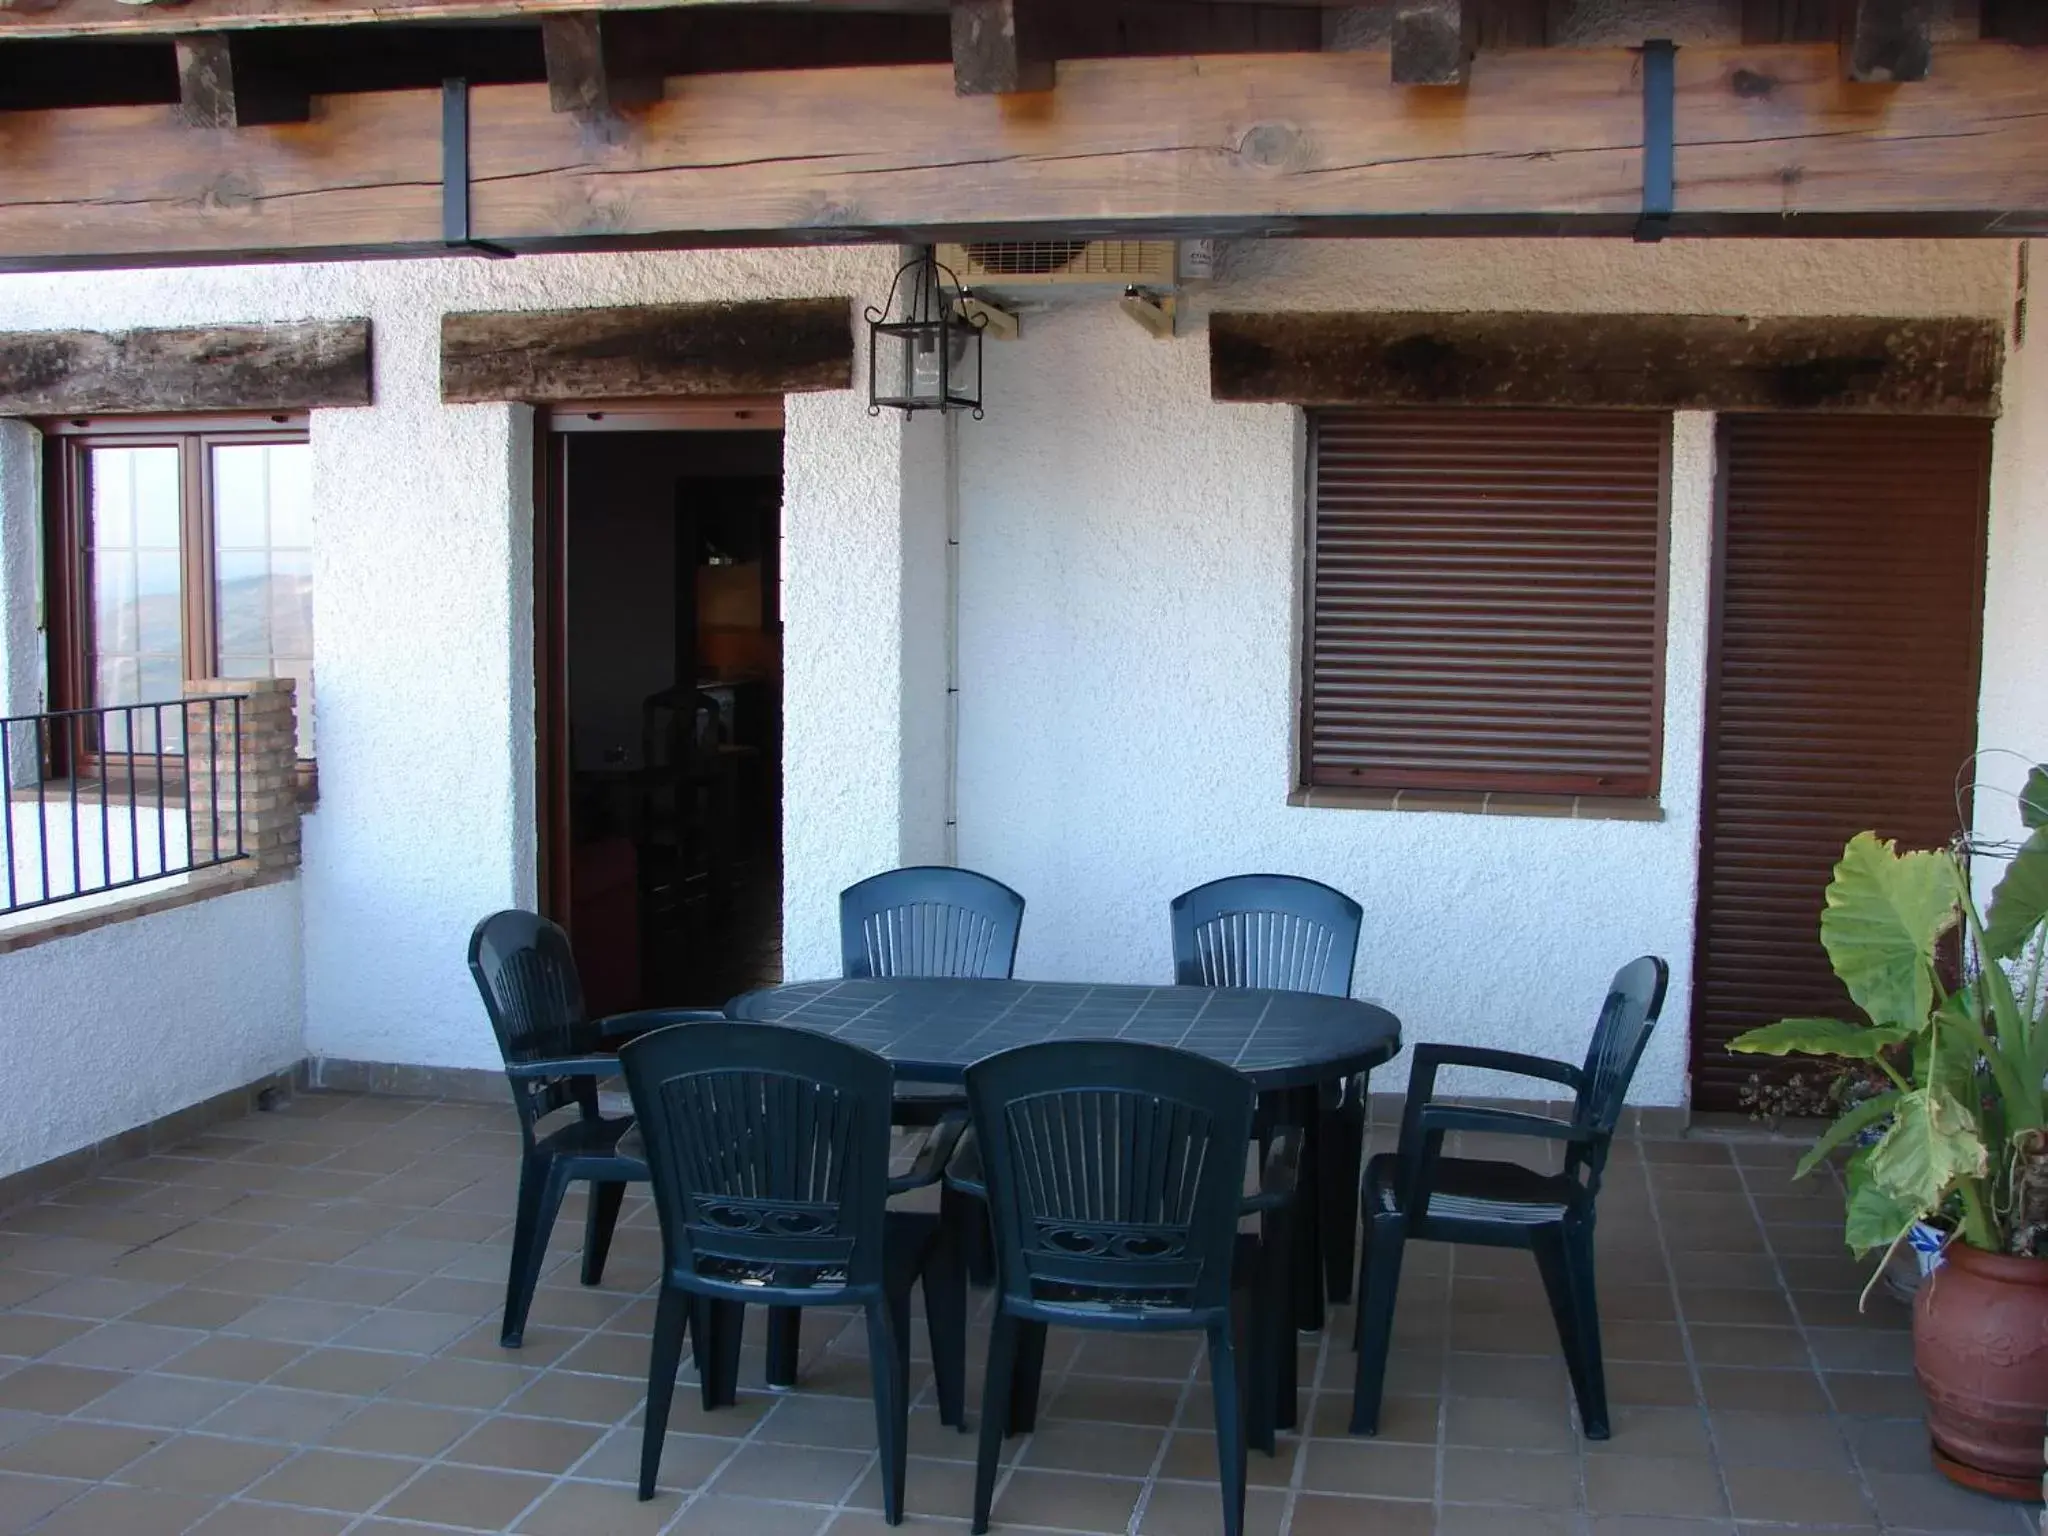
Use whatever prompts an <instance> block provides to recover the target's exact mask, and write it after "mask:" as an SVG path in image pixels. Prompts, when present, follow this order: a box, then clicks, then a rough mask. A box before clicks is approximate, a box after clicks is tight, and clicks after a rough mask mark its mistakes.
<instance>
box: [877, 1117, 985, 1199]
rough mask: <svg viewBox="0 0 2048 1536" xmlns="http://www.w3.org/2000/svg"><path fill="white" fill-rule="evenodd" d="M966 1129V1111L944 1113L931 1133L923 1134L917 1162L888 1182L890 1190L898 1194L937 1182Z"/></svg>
mask: <svg viewBox="0 0 2048 1536" xmlns="http://www.w3.org/2000/svg"><path fill="white" fill-rule="evenodd" d="M966 1130H967V1113H966V1111H965V1110H956V1111H954V1112H953V1113H951V1114H948V1115H945V1116H943V1117H942V1118H941V1119H940V1121H939V1123H938V1124H937V1125H935V1126H933V1127H932V1133H931V1134H930V1135H929V1136H927V1137H925V1139H924V1145H923V1146H922V1147H920V1148H919V1149H918V1153H917V1161H916V1162H914V1163H913V1164H911V1167H910V1172H908V1173H905V1174H899V1175H898V1176H897V1177H895V1178H892V1179H891V1180H890V1181H889V1193H890V1194H892V1195H900V1194H903V1193H905V1192H906V1191H909V1190H913V1189H924V1188H927V1187H929V1186H930V1185H933V1184H936V1183H938V1182H939V1180H940V1179H942V1178H944V1177H945V1175H946V1167H947V1165H948V1164H949V1163H951V1162H952V1161H953V1153H954V1151H955V1150H956V1149H957V1148H958V1147H959V1145H960V1138H961V1136H962V1135H963V1134H964V1133H965V1132H966Z"/></svg>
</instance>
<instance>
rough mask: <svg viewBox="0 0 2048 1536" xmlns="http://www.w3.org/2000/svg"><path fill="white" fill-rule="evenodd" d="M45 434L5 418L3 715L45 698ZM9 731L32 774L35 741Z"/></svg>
mask: <svg viewBox="0 0 2048 1536" xmlns="http://www.w3.org/2000/svg"><path fill="white" fill-rule="evenodd" d="M40 449H41V437H40V434H38V433H37V432H36V430H35V429H34V428H33V427H31V426H29V425H28V424H27V423H26V422H20V421H5V420H0V715H27V714H33V713H35V711H36V710H37V709H38V708H40V707H41V700H42V649H41V647H40V646H39V645H38V644H37V643H36V592H37V589H38V587H39V585H40V583H39V582H38V580H37V571H36V565H37V558H36V557H37V554H38V552H39V548H40V545H39V541H38V539H37V537H36V528H37V522H38V519H37V517H36V509H37V507H38V506H40V505H41V501H42V494H41V484H40V482H41V478H42V475H41V464H42V456H41V452H40ZM14 734H15V733H14V732H12V731H10V732H9V733H8V745H7V753H8V757H9V758H10V760H11V761H10V763H9V767H10V769H12V770H13V771H14V772H15V773H18V774H22V775H26V774H27V772H28V771H29V766H30V765H31V764H32V763H33V762H34V761H35V746H34V743H33V741H32V740H31V739H30V738H29V737H28V736H27V735H26V734H24V735H23V737H22V739H21V740H19V741H16V740H15V739H14Z"/></svg>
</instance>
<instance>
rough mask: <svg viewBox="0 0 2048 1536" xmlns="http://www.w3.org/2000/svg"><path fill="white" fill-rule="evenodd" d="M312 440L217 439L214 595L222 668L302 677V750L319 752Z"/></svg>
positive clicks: (226, 672) (237, 673)
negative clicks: (315, 720) (315, 698)
mask: <svg viewBox="0 0 2048 1536" xmlns="http://www.w3.org/2000/svg"><path fill="white" fill-rule="evenodd" d="M311 471H312V449H311V448H310V447H309V446H308V445H306V444H305V443H218V444H215V445H214V446H213V448H212V449H211V477H210V478H211V483H212V487H213V529H214V602H215V617H216V632H217V635H218V638H219V655H218V656H217V657H215V662H216V665H217V666H218V668H219V671H220V675H221V676H222V677H293V678H297V679H298V682H299V692H298V711H299V755H300V756H301V757H311V756H312V755H313V727H312V718H313V577H312V571H313V551H312V548H311V539H312V529H311V516H310V510H311V502H312V492H311Z"/></svg>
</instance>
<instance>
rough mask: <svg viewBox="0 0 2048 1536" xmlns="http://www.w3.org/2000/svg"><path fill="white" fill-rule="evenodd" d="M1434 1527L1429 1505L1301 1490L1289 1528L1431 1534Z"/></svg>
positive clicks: (1301, 1533)
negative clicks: (1346, 1496)
mask: <svg viewBox="0 0 2048 1536" xmlns="http://www.w3.org/2000/svg"><path fill="white" fill-rule="evenodd" d="M1435 1526H1436V1519H1435V1515H1434V1512H1433V1511H1432V1509H1431V1507H1430V1506H1429V1505H1428V1504H1410V1503H1402V1502H1397V1501H1395V1500H1392V1499H1351V1498H1344V1497H1341V1496H1339V1495H1335V1494H1322V1493H1304V1494H1302V1495H1301V1496H1300V1497H1298V1498H1297V1499H1296V1500H1295V1501H1294V1519H1293V1521H1292V1523H1291V1524H1290V1525H1289V1526H1288V1530H1289V1531H1290V1532H1291V1533H1292V1536H1360V1533H1362V1532H1371V1533H1372V1536H1431V1533H1432V1532H1433V1531H1434V1529H1435Z"/></svg>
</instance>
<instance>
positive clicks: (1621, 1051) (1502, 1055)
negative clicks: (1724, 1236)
mask: <svg viewBox="0 0 2048 1536" xmlns="http://www.w3.org/2000/svg"><path fill="white" fill-rule="evenodd" d="M1669 978H1670V972H1669V969H1668V968H1667V967H1666V965H1665V963H1664V962H1663V961H1662V960H1660V959H1658V958H1657V957H1656V956H1654V955H1645V956H1643V957H1642V958H1640V959H1637V960H1632V961H1630V962H1629V963H1628V964H1627V965H1625V966H1623V967H1622V968H1621V969H1620V970H1619V971H1617V972H1615V975H1614V980H1613V981H1612V982H1610V983H1609V984H1608V989H1607V1000H1606V1002H1605V1004H1604V1005H1603V1006H1602V1007H1601V1010H1600V1022H1599V1024H1598V1025H1597V1026H1596V1027H1595V1028H1594V1030H1593V1041H1592V1045H1591V1047H1590V1049H1588V1051H1587V1053H1586V1059H1585V1062H1584V1064H1583V1065H1580V1066H1573V1065H1572V1064H1571V1063H1569V1062H1562V1061H1552V1060H1550V1059H1548V1058H1546V1057H1541V1056H1525V1055H1522V1054H1520V1053H1519V1052H1514V1051H1495V1050H1485V1049H1481V1048H1479V1047H1476V1046H1461V1045H1420V1046H1417V1047H1416V1048H1415V1061H1414V1065H1413V1067H1412V1068H1411V1070H1410V1074H1409V1080H1408V1098H1407V1102H1406V1103H1405V1105H1404V1106H1403V1107H1402V1111H1401V1137H1400V1142H1399V1145H1398V1146H1397V1148H1396V1150H1395V1151H1393V1152H1391V1153H1383V1154H1381V1155H1380V1156H1378V1157H1375V1158H1374V1159H1373V1160H1372V1162H1371V1163H1370V1164H1368V1165H1367V1167H1366V1170H1365V1202H1364V1204H1365V1223H1366V1229H1365V1230H1366V1237H1365V1276H1364V1281H1363V1290H1364V1295H1363V1297H1362V1298H1361V1300H1360V1305H1359V1309H1358V1335H1357V1341H1356V1342H1357V1347H1358V1351H1359V1356H1358V1379H1357V1383H1356V1385H1355V1387H1354V1388H1353V1392H1352V1399H1351V1432H1352V1433H1353V1434H1354V1435H1370V1434H1376V1433H1378V1430H1379V1414H1380V1393H1381V1390H1382V1388H1383V1386H1384V1385H1385V1381H1386V1370H1387V1348H1388V1343H1389V1341H1390V1338H1391V1335H1392V1331H1393V1324H1394V1298H1395V1293H1396V1291H1397V1290H1398V1288H1399V1286H1400V1280H1401V1254H1402V1249H1403V1247H1404V1246H1405V1244H1406V1243H1407V1241H1408V1239H1409V1238H1411V1237H1415V1238H1426V1239H1428V1240H1430V1241H1432V1242H1442V1243H1477V1244H1483V1245H1486V1246H1490V1247H1496V1248H1527V1249H1529V1250H1530V1251H1531V1252H1533V1254H1534V1255H1535V1258H1536V1267H1537V1271H1538V1273H1539V1274H1540V1275H1541V1276H1542V1280H1543V1289H1544V1292H1545V1294H1546V1295H1547V1297H1548V1298H1549V1301H1550V1313H1551V1316H1552V1318H1553V1319H1554V1320H1555V1322H1556V1324H1557V1335H1558V1342H1559V1343H1560V1344H1561V1345H1562V1346H1563V1349H1564V1357H1565V1365H1566V1368H1567V1369H1568V1370H1569V1372H1570V1374H1571V1382H1572V1392H1573V1395H1574V1396H1575V1397H1576V1398H1577V1400H1578V1404H1579V1419H1580V1422H1581V1423H1582V1425H1583V1426H1584V1428H1585V1433H1586V1438H1587V1439H1589V1440H1605V1439H1606V1438H1607V1434H1608V1420H1607V1386H1606V1375H1605V1371H1604V1368H1603V1367H1602V1365H1601V1358H1600V1311H1599V1306H1598V1302H1597V1297H1596V1292H1595V1290H1594V1279H1593V1217H1594V1206H1595V1202H1596V1201H1597V1199H1598V1197H1599V1194H1600V1178H1601V1174H1602V1172H1603V1171H1604V1169H1605V1168H1606V1164H1607V1152H1608V1146H1609V1144H1610V1143H1611V1141H1612V1140H1613V1137H1614V1128H1615V1125H1616V1123H1617V1122H1618V1121H1619V1120H1620V1118H1621V1110H1622V1103H1623V1100H1624V1099H1625V1098H1626V1096H1627V1094H1628V1085H1629V1080H1630V1079H1631V1078H1632V1077H1633V1076H1634V1075H1635V1070H1636V1063H1637V1062H1639V1061H1640V1060H1641V1059H1642V1054H1643V1048H1644V1047H1645V1046H1646V1045H1648V1043H1649V1039H1650V1031H1651V1029H1652V1028H1653V1027H1654V1026H1655V1024H1656V1022H1657V1015H1658V1014H1659V1012H1660V1011H1661V1010H1662V1009H1663V1006H1664V989H1665V986H1666V983H1667V982H1668V980H1669ZM1446 1066H1460V1067H1481V1068H1486V1069H1489V1070H1492V1071H1496V1072H1509V1073H1514V1074H1517V1075H1519V1076H1522V1077H1530V1078H1535V1079H1537V1080H1539V1081H1543V1082H1551V1083H1557V1084H1559V1085H1560V1086H1562V1087H1564V1088H1566V1089H1569V1090H1570V1092H1571V1095H1572V1113H1571V1118H1570V1119H1568V1120H1554V1119H1551V1118H1549V1117H1548V1116H1545V1115H1537V1114H1528V1113H1524V1112H1522V1111H1519V1110H1508V1109H1490V1108H1480V1107H1476V1106H1470V1105H1458V1104H1449V1103H1440V1102H1438V1101H1437V1100H1436V1097H1435V1094H1436V1076H1437V1073H1438V1072H1439V1071H1440V1070H1441V1069H1442V1068H1444V1067H1446ZM1454 1131H1457V1132H1472V1133H1477V1134H1481V1135H1487V1136H1521V1137H1528V1138H1531V1140H1532V1143H1533V1142H1548V1143H1550V1144H1552V1145H1554V1146H1557V1147H1561V1148H1562V1150H1563V1156H1562V1167H1561V1168H1560V1170H1559V1171H1558V1172H1556V1173H1542V1172H1538V1171H1537V1170H1536V1169H1533V1168H1529V1167H1526V1166H1524V1165H1523V1164H1520V1163H1510V1162H1499V1161H1492V1160H1485V1159H1478V1158H1464V1157H1446V1156H1444V1155H1443V1143H1444V1137H1445V1136H1447V1135H1449V1134H1451V1133H1452V1132H1454Z"/></svg>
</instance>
